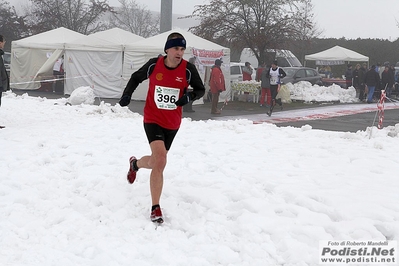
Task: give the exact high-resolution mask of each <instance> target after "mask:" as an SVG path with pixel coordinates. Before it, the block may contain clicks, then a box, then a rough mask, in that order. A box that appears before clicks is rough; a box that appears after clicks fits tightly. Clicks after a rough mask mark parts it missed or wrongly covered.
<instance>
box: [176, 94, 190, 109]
mask: <svg viewBox="0 0 399 266" xmlns="http://www.w3.org/2000/svg"><path fill="white" fill-rule="evenodd" d="M191 99H192V93H191V92H186V93H184V94H183V96H182V97H180V99H179V100H177V101H176V102H175V104H176V105H177V106H183V105H186V104H188V103H189V102H190V100H191Z"/></svg>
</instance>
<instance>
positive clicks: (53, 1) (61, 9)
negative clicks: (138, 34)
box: [29, 0, 114, 34]
mask: <svg viewBox="0 0 399 266" xmlns="http://www.w3.org/2000/svg"><path fill="white" fill-rule="evenodd" d="M30 1H31V2H32V7H31V16H30V18H29V21H30V23H31V28H32V33H33V34H34V33H38V32H43V31H47V30H51V29H55V28H59V27H65V28H68V29H70V30H73V31H76V32H80V33H82V34H90V33H93V32H96V31H100V30H103V29H105V28H106V25H105V22H103V21H102V20H101V18H102V16H103V15H105V14H106V13H107V12H114V11H113V8H112V7H110V6H109V4H108V2H107V0H89V2H87V1H86V0H30Z"/></svg>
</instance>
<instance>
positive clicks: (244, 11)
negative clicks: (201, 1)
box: [191, 0, 313, 61]
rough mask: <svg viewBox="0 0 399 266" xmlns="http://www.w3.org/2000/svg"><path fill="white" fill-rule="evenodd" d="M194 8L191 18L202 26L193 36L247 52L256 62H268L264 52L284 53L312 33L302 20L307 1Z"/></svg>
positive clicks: (223, 0) (243, 1) (228, 2)
mask: <svg viewBox="0 0 399 266" xmlns="http://www.w3.org/2000/svg"><path fill="white" fill-rule="evenodd" d="M209 2H210V3H209V4H208V5H199V6H196V7H195V10H194V12H193V15H192V16H193V17H199V18H200V19H201V24H200V25H199V26H196V27H193V28H191V30H193V31H194V33H196V34H198V35H200V36H202V37H204V38H206V39H209V40H218V43H221V42H222V43H224V44H225V45H229V47H233V48H234V47H235V48H241V49H242V48H244V47H248V48H250V49H251V50H252V51H253V53H254V54H255V56H256V57H257V59H258V61H264V60H266V59H267V56H268V55H267V54H268V53H267V49H286V48H287V47H288V46H289V44H290V43H291V42H292V40H297V39H299V37H300V36H301V34H303V32H304V30H305V29H312V27H313V23H312V21H311V20H309V17H305V16H303V12H301V10H302V8H303V7H302V6H303V5H304V4H306V3H307V2H308V1H307V0H210V1H209Z"/></svg>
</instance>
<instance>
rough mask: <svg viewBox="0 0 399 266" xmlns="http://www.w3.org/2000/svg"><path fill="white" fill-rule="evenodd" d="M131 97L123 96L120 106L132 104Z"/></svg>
mask: <svg viewBox="0 0 399 266" xmlns="http://www.w3.org/2000/svg"><path fill="white" fill-rule="evenodd" d="M130 100H131V96H129V95H122V97H121V99H120V100H119V105H120V106H127V105H128V104H129V103H130Z"/></svg>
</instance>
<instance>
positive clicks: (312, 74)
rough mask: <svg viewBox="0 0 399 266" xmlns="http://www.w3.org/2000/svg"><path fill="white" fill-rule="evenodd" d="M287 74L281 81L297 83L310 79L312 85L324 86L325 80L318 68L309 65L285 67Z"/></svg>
mask: <svg viewBox="0 0 399 266" xmlns="http://www.w3.org/2000/svg"><path fill="white" fill-rule="evenodd" d="M283 69H284V71H285V73H287V76H286V77H284V78H283V79H281V83H283V84H287V83H292V84H294V83H297V82H299V81H309V82H310V83H312V85H314V84H317V85H320V86H322V85H323V81H322V77H321V76H320V74H319V73H318V72H317V71H316V69H313V68H309V67H283Z"/></svg>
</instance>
